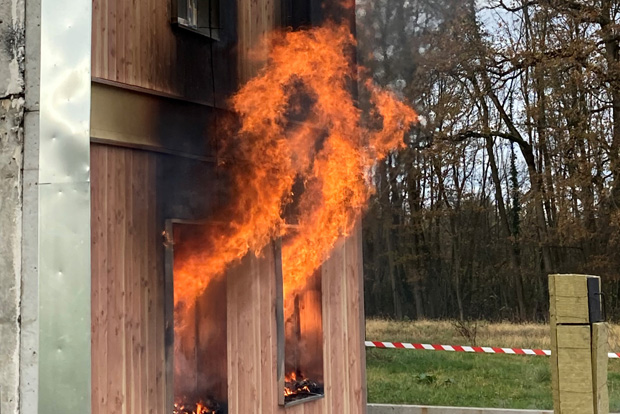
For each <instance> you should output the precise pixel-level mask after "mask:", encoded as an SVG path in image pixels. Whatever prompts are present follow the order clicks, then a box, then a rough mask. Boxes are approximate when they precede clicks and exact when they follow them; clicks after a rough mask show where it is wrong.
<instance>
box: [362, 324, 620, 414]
mask: <svg viewBox="0 0 620 414" xmlns="http://www.w3.org/2000/svg"><path fill="white" fill-rule="evenodd" d="M473 326H474V325H469V326H468V327H469V328H470V331H471V330H473V329H472V328H473ZM476 326H477V332H476V335H475V341H476V345H478V346H497V347H519V348H543V349H549V347H550V339H549V332H548V331H549V328H548V326H547V325H542V324H541V325H537V324H524V325H516V324H509V323H501V324H489V323H478V324H477V325H476ZM609 337H610V338H609V342H610V350H611V351H613V352H620V326H615V325H614V326H612V327H611V332H610V335H609ZM366 338H367V340H375V341H397V342H421V343H433V344H446V345H473V343H472V342H473V335H471V334H470V335H469V336H467V335H462V334H459V330H458V329H457V327H456V326H455V324H453V323H451V322H436V321H415V322H394V321H386V320H368V321H366ZM366 362H367V377H368V401H369V402H371V403H386V404H423V405H448V406H450V405H451V406H464V407H493V408H530V409H552V408H553V403H552V398H551V373H550V370H549V359H548V358H547V357H541V356H519V355H493V354H463V353H452V352H441V351H437V352H436V351H415V350H395V349H369V350H367V353H366ZM609 394H610V410H611V411H612V412H619V411H620V361H619V360H615V359H614V360H610V361H609Z"/></svg>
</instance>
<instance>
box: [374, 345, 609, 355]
mask: <svg viewBox="0 0 620 414" xmlns="http://www.w3.org/2000/svg"><path fill="white" fill-rule="evenodd" d="M365 344H366V347H367V348H386V349H424V350H427V351H449V352H474V353H485V354H511V355H539V356H549V355H551V351H550V350H548V349H525V348H497V347H494V346H461V345H431V344H410V343H407V342H379V341H366V342H365ZM607 355H608V356H609V358H620V352H609V353H608V354H607Z"/></svg>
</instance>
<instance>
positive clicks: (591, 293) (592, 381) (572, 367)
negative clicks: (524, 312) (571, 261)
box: [549, 275, 609, 414]
mask: <svg viewBox="0 0 620 414" xmlns="http://www.w3.org/2000/svg"><path fill="white" fill-rule="evenodd" d="M549 301H550V307H549V316H550V319H551V321H550V322H551V379H552V388H553V406H554V410H555V413H556V414H608V413H609V399H608V395H607V358H608V356H607V324H606V323H605V322H603V320H604V315H603V300H602V295H601V280H600V278H599V277H598V276H586V275H551V276H549Z"/></svg>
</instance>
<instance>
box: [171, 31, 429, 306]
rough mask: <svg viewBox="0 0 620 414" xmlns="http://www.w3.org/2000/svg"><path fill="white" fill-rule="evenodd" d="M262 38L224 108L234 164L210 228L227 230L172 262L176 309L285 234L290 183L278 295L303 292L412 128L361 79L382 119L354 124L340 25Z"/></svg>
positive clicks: (348, 39)
mask: <svg viewBox="0 0 620 414" xmlns="http://www.w3.org/2000/svg"><path fill="white" fill-rule="evenodd" d="M270 39H272V41H273V43H272V46H271V48H270V53H269V59H268V62H267V64H266V66H265V67H264V69H263V70H262V71H261V72H260V73H259V75H258V76H256V77H255V78H253V79H251V80H250V81H249V82H248V83H247V84H246V85H245V86H243V88H241V90H240V91H239V92H238V93H237V94H236V95H235V96H234V97H233V98H232V101H231V103H232V107H233V108H234V111H235V112H236V113H237V114H238V116H239V120H240V128H239V130H238V132H237V133H236V134H231V135H230V136H229V138H228V139H227V142H225V146H224V148H225V151H226V153H227V155H228V156H230V155H232V156H233V159H234V161H232V162H230V163H229V164H230V165H229V171H230V174H231V177H232V182H231V184H232V191H231V192H230V195H231V197H232V199H231V203H230V204H229V205H228V206H227V208H226V209H225V210H224V211H222V212H220V214H221V216H220V217H216V218H215V221H219V222H221V223H225V224H224V225H223V226H221V227H219V226H218V227H213V231H210V232H208V234H206V235H205V236H204V238H203V240H201V248H199V249H194V253H193V255H192V256H191V257H187V258H186V260H184V261H183V263H181V264H180V265H179V266H180V268H179V266H177V265H176V264H175V289H174V291H175V303H176V302H178V301H179V300H181V299H182V298H194V297H196V296H197V294H199V293H200V292H201V291H202V290H204V288H205V287H206V286H207V284H208V283H209V280H211V279H212V278H213V277H215V276H217V275H219V274H222V273H223V272H224V271H225V269H226V267H227V266H228V265H229V264H230V263H231V262H233V261H235V260H236V259H239V258H241V257H243V256H244V255H245V254H246V253H247V252H248V251H254V252H260V251H261V250H262V248H263V247H264V246H265V245H266V244H267V243H269V241H270V240H272V239H273V238H274V237H278V236H282V235H284V233H285V232H286V231H287V230H286V229H287V227H286V226H285V224H286V223H285V221H284V219H283V207H284V206H285V205H286V204H287V203H289V202H290V201H291V200H292V194H291V193H292V188H293V185H294V183H295V181H296V179H297V180H298V181H301V182H303V184H304V188H305V189H304V191H303V194H302V195H301V198H300V200H299V204H298V210H299V211H298V216H297V225H296V226H295V227H296V231H295V234H294V235H291V237H290V238H288V241H287V244H286V245H285V246H284V248H283V258H282V260H283V274H284V278H285V293H286V292H287V291H288V292H290V291H293V290H295V289H296V288H299V287H302V286H303V284H304V278H305V277H306V275H310V274H312V272H313V271H314V270H315V269H316V268H318V266H320V264H321V263H322V262H323V261H324V260H325V259H326V258H327V257H328V256H329V252H330V251H331V250H332V249H333V247H334V245H335V243H336V241H337V240H338V239H339V238H340V237H342V236H346V235H347V234H348V233H349V232H350V231H351V230H352V228H353V226H354V224H355V223H356V221H357V220H358V219H359V217H360V214H361V212H362V210H363V208H364V206H365V205H366V203H367V201H368V198H369V196H370V194H372V187H371V185H370V180H369V179H368V176H369V173H370V170H371V168H372V166H373V165H374V164H375V163H376V162H377V160H379V159H381V158H383V157H385V156H386V155H387V154H388V153H389V152H390V151H391V150H394V149H397V148H398V147H399V146H400V145H402V143H403V135H404V134H405V133H406V132H407V130H408V129H409V128H410V127H411V125H412V124H413V123H415V122H417V115H416V113H415V111H414V110H413V109H411V108H410V107H408V106H407V105H405V104H404V103H402V102H400V101H399V100H398V99H396V98H395V97H394V96H393V95H392V94H391V93H389V92H386V91H382V90H380V89H378V88H377V87H375V86H374V85H373V84H372V82H369V81H366V82H361V81H360V83H361V84H362V85H363V86H364V87H365V88H366V90H367V91H368V93H369V95H370V97H371V102H372V104H373V107H374V112H373V113H374V115H376V117H377V118H378V119H379V120H380V121H381V122H379V125H380V127H378V128H370V127H368V126H365V124H369V122H367V123H363V122H361V121H362V120H361V117H362V113H361V111H360V110H359V109H358V108H357V107H356V104H355V101H354V97H353V94H352V87H353V85H354V84H355V81H356V80H358V79H357V78H358V76H357V69H356V66H355V64H354V62H353V59H352V57H353V56H354V50H355V39H354V37H353V36H352V34H351V32H350V30H349V29H348V27H346V26H339V25H335V24H328V25H326V26H324V27H319V28H313V29H310V30H303V31H295V32H286V33H280V34H278V35H273V34H272V35H271V36H270ZM296 121H299V122H296ZM176 272H178V273H176Z"/></svg>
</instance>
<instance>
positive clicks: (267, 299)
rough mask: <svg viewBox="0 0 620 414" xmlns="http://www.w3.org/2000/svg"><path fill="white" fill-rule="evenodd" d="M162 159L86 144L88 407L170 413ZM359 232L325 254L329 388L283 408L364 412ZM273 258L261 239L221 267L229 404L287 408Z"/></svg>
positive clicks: (97, 412) (100, 412)
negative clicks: (259, 246) (254, 250)
mask: <svg viewBox="0 0 620 414" xmlns="http://www.w3.org/2000/svg"><path fill="white" fill-rule="evenodd" d="M164 159H165V157H162V156H161V155H156V154H153V153H150V152H147V151H139V150H132V149H127V148H120V147H114V146H108V145H97V144H93V145H92V147H91V168H92V175H91V186H92V324H93V326H92V361H93V364H92V367H93V371H92V391H93V394H92V406H93V411H92V412H93V414H116V413H119V414H121V413H122V414H142V413H154V414H170V413H166V408H165V407H166V404H165V401H164V398H165V395H166V392H165V384H166V381H165V374H164V372H165V356H164V291H163V289H164V283H163V281H164V276H163V271H164V264H163V254H164V249H163V245H162V237H161V229H162V225H163V224H162V223H163V221H162V220H163V218H162V217H160V216H161V215H162V214H163V213H160V212H163V211H166V207H165V206H162V200H161V196H158V194H156V188H159V189H160V191H161V189H162V188H166V187H165V186H164V187H162V186H161V183H158V182H157V177H158V172H157V171H160V173H159V174H160V175H161V171H166V170H165V169H164V170H162V169H161V167H160V166H158V165H157V164H158V163H162V162H165V161H163V160H164ZM180 194H183V192H182V191H181V192H180ZM171 197H172V198H173V199H174V200H176V201H175V202H174V203H175V204H178V203H179V202H180V200H183V197H182V196H179V195H174V194H173V195H171ZM158 199H159V202H158ZM169 210H170V209H169ZM170 211H174V209H172V210H170ZM179 213H185V211H184V210H183V211H179ZM186 214H187V215H188V216H187V217H189V214H190V213H186ZM192 214H193V213H192ZM360 237H361V230H360V227H359V226H357V227H356V229H355V231H354V232H353V233H352V235H351V236H350V237H349V238H348V239H346V240H344V241H341V242H340V243H339V244H338V245H337V247H336V249H335V250H334V251H333V253H332V255H331V257H330V259H329V260H328V261H327V262H326V263H324V264H323V266H322V290H323V298H322V303H323V305H322V306H323V346H324V380H325V398H323V399H320V400H316V401H310V402H307V403H304V404H300V405H298V406H294V407H290V408H287V409H286V413H288V414H322V413H325V414H328V413H347V414H358V413H365V410H366V393H365V375H364V374H365V356H364V355H365V354H364V345H363V337H364V336H363V303H362V273H361V266H362V261H361V259H362V257H361V243H360ZM274 269H275V266H274V256H273V252H272V249H270V248H267V249H266V250H265V254H263V255H262V256H261V257H260V258H256V257H255V256H253V255H251V254H250V255H248V256H247V257H246V258H244V259H243V260H242V261H241V263H239V264H238V265H236V266H234V267H233V268H231V269H230V270H229V272H228V274H227V312H228V318H227V319H228V320H227V325H228V334H227V337H228V338H227V339H228V341H227V347H228V350H227V351H228V398H229V401H228V403H229V413H230V414H261V413H284V412H285V410H284V408H282V407H280V406H278V393H280V392H283V390H281V389H279V388H278V383H277V373H276V321H275V306H276V281H275V275H274Z"/></svg>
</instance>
